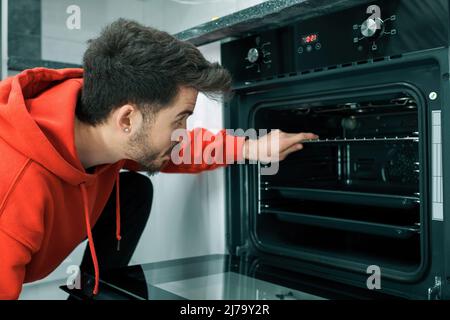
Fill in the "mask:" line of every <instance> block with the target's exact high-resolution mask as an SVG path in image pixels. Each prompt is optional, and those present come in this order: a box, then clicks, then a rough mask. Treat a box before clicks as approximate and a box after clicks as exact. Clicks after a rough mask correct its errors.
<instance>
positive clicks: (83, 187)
mask: <svg viewBox="0 0 450 320" xmlns="http://www.w3.org/2000/svg"><path fill="white" fill-rule="evenodd" d="M119 182H120V181H119V172H117V175H116V238H117V251H119V250H120V240H121V239H122V237H121V236H120V196H119V194H120V189H119ZM81 193H82V194H83V204H84V217H85V220H86V229H87V235H88V240H89V249H90V251H91V257H92V262H93V264H94V271H95V286H94V291H93V294H94V295H97V294H98V286H99V282H100V271H99V267H98V260H97V253H96V252H95V246H94V238H93V237H92V230H91V221H90V218H89V206H88V196H87V190H86V185H85V184H84V183H82V184H81Z"/></svg>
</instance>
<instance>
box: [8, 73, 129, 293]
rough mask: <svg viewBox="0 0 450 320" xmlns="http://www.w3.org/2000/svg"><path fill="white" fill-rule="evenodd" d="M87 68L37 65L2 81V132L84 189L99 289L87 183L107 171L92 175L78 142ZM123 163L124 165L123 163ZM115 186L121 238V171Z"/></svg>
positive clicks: (16, 145) (33, 157) (21, 150)
mask: <svg viewBox="0 0 450 320" xmlns="http://www.w3.org/2000/svg"><path fill="white" fill-rule="evenodd" d="M82 76H83V70H82V69H61V70H53V69H46V68H35V69H30V70H25V71H23V72H22V73H20V74H18V75H16V76H14V77H11V78H8V79H6V80H5V81H2V82H1V83H0V106H1V107H0V137H1V138H2V139H3V140H5V142H6V143H7V144H8V145H10V146H11V147H12V148H14V149H15V150H17V151H18V152H19V153H21V154H23V155H24V156H25V157H27V158H29V159H31V160H32V161H34V162H36V163H39V164H40V165H41V166H43V167H45V168H46V169H47V170H48V171H50V172H51V173H53V174H54V175H55V176H57V177H58V178H59V179H61V180H63V181H65V182H67V183H69V184H71V185H73V186H78V187H79V189H80V192H81V193H82V199H83V210H84V221H85V226H86V231H87V236H88V239H89V247H90V251H91V255H92V261H93V263H94V269H95V280H96V281H95V288H94V294H97V292H98V285H99V267H98V261H97V256H96V252H95V247H94V241H93V236H92V232H91V218H92V214H91V211H92V206H91V205H90V204H89V195H88V190H87V186H89V185H90V184H91V183H92V182H93V180H94V179H96V177H97V175H98V174H99V173H100V172H102V171H103V170H105V169H107V168H108V167H109V168H110V166H111V165H105V166H103V168H102V169H101V170H97V172H96V173H94V174H88V173H87V172H86V171H85V169H84V168H83V166H82V164H81V161H80V160H79V158H78V155H77V151H76V146H75V132H74V127H75V108H76V106H77V102H78V99H79V95H80V93H81V89H82V86H83V78H82ZM118 168H119V167H118ZM115 185H116V226H117V228H116V230H117V231H116V237H117V241H118V250H119V241H120V238H121V237H120V202H119V170H117V172H116V177H115Z"/></svg>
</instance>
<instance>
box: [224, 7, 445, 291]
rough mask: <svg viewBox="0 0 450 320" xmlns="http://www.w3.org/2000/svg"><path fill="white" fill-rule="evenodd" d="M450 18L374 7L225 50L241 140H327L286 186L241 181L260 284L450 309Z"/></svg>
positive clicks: (236, 224)
mask: <svg viewBox="0 0 450 320" xmlns="http://www.w3.org/2000/svg"><path fill="white" fill-rule="evenodd" d="M449 16H450V15H449V2H448V1H445V0H432V1H419V0H395V1H374V2H369V3H367V5H364V6H358V7H354V8H351V9H348V10H345V11H342V12H336V13H333V14H331V15H327V16H319V17H314V18H311V19H309V20H306V21H297V22H296V21H293V22H292V23H290V24H288V25H284V26H278V27H276V28H271V29H268V30H259V31H258V32H255V33H252V34H250V35H245V36H243V37H242V38H239V39H232V40H230V41H228V42H226V43H224V44H222V63H223V64H224V66H225V67H227V68H228V69H229V70H230V71H231V73H232V75H233V77H234V82H233V85H234V91H235V94H234V96H233V97H232V98H231V100H230V101H228V102H227V103H225V106H224V110H225V126H226V127H227V128H230V129H242V131H243V132H244V134H245V131H246V130H249V129H256V130H257V131H258V130H259V129H281V130H282V131H285V132H290V133H295V132H314V133H316V134H318V135H319V137H320V138H319V139H318V140H313V141H305V142H304V149H303V150H302V151H300V152H297V153H295V154H292V155H290V156H289V157H288V158H287V159H286V160H284V161H282V162H280V163H279V167H278V168H277V170H276V172H275V173H274V174H265V173H264V172H265V171H264V170H263V169H264V168H266V169H267V168H268V167H269V166H271V164H254V163H246V164H241V165H238V166H230V167H228V168H227V212H228V216H227V230H228V232H227V240H228V247H229V248H230V252H231V253H232V254H235V255H237V256H241V257H251V259H252V261H255V262H254V264H253V267H254V272H255V273H257V272H258V269H261V270H267V269H268V268H269V269H270V268H280V269H284V270H289V272H293V273H294V274H298V277H299V278H301V277H305V276H311V277H314V278H315V279H321V280H324V281H330V283H331V282H333V283H340V284H345V285H347V286H351V287H355V288H360V289H363V290H366V291H367V292H368V293H371V292H373V293H374V294H375V293H377V294H378V293H383V294H386V295H391V296H392V297H404V298H412V299H427V298H429V299H436V298H446V299H448V298H450V287H449V282H450V242H449V238H450V227H449V225H450V224H449V221H448V220H449V219H450V216H449V215H448V212H449V211H448V210H449V208H447V206H448V203H447V201H446V197H445V192H444V191H445V187H446V185H448V183H450V181H449V178H450V176H449V174H450V170H449V169H450V168H449V167H448V166H449V165H450V162H449V161H450V158H449V156H448V154H447V150H448V147H449V146H448V140H449V139H448V138H447V137H450V135H449V134H450V132H448V130H449V128H448V125H447V126H445V125H444V124H445V123H450V122H448V121H450V119H449V117H450V114H449V113H448V110H447V109H448V101H450V100H449V99H450V97H449V78H450V73H449V50H448V44H449V32H448V31H449ZM266 171H267V170H266ZM311 281H312V280H311ZM312 282H313V281H312Z"/></svg>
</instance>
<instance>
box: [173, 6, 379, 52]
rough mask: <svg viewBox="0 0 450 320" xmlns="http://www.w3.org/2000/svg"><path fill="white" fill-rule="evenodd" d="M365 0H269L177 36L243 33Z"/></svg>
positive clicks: (198, 39)
mask: <svg viewBox="0 0 450 320" xmlns="http://www.w3.org/2000/svg"><path fill="white" fill-rule="evenodd" d="M369 2H371V1H369V0H269V1H266V2H263V3H261V4H259V5H256V6H253V7H250V8H247V9H244V10H241V11H237V12H235V13H232V14H229V15H227V16H224V17H221V18H219V19H216V20H213V21H210V22H206V23H203V24H201V25H198V26H196V27H193V28H190V29H187V30H184V31H182V32H179V33H177V34H176V35H175V36H176V37H177V38H178V39H180V40H185V41H189V42H191V43H193V44H195V45H197V46H199V45H203V44H207V43H209V42H213V41H217V40H221V39H224V38H228V37H234V36H238V35H240V34H243V33H244V34H245V33H247V32H251V31H253V30H256V29H259V28H266V27H268V28H270V27H276V26H278V25H282V24H284V23H286V22H288V21H291V20H294V19H295V20H302V19H308V18H311V17H315V16H320V15H324V14H328V13H331V12H335V11H339V10H342V9H346V8H349V7H353V6H357V5H359V4H363V3H369Z"/></svg>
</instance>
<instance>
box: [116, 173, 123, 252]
mask: <svg viewBox="0 0 450 320" xmlns="http://www.w3.org/2000/svg"><path fill="white" fill-rule="evenodd" d="M119 175H120V174H119V172H117V176H116V238H117V251H120V240H121V239H122V237H121V236H120V193H119V190H120V189H119Z"/></svg>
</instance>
